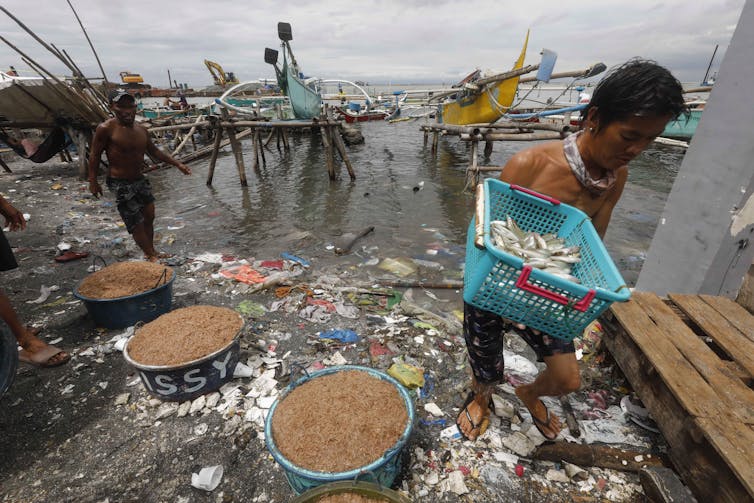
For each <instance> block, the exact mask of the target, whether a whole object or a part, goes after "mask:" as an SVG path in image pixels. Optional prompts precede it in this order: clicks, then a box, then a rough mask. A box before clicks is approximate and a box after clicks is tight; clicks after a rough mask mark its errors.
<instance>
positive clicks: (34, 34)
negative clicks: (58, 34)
mask: <svg viewBox="0 0 754 503" xmlns="http://www.w3.org/2000/svg"><path fill="white" fill-rule="evenodd" d="M0 10H2V11H3V12H5V14H7V15H8V17H9V18H11V19H12V20H14V21H15V22H16V23H17V24H18V25H19V26H20V27H21V28H23V29H24V31H26V33H28V34H29V35H31V37H32V38H33V39H34V40H36V41H37V42H39V43H40V44H41V45H42V47H44V48H45V49H47V50H48V51H50V52H51V53H53V54H54V55H55V56H56V57H58V58H60V55H59V54H58V53H57V52H55V51H54V50H53V49H52V47H50V46H49V45H47V43H46V42H45V41H44V40H42V39H41V38H39V37H38V36H37V34H36V33H34V32H33V31H31V30H30V29H29V28H28V27H27V26H26V25H25V24H24V23H22V22H21V21H20V20H19V19H18V18H17V17H16V16H14V15H13V14H11V13H10V11H9V10H8V9H6V8H5V7H3V6H2V5H0ZM62 61H63V64H64V65H66V66H67V67H68V69H69V70H71V72H74V71H75V70H74V69H73V68H71V66H70V65H69V64H68V62H67V61H66V60H64V59H62Z"/></svg>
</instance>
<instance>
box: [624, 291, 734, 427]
mask: <svg viewBox="0 0 754 503" xmlns="http://www.w3.org/2000/svg"><path fill="white" fill-rule="evenodd" d="M645 295H653V296H654V294H646V293H642V292H634V293H633V295H632V300H630V301H628V302H622V303H616V304H613V306H612V308H611V309H612V312H613V314H615V317H616V318H617V319H618V321H619V322H620V324H621V325H622V326H623V328H624V329H625V330H626V331H627V332H628V333H629V334H630V335H631V339H632V340H633V341H634V342H635V343H636V345H637V346H638V347H639V349H641V352H642V353H643V354H644V356H645V357H646V359H647V360H648V361H649V363H650V364H651V365H652V367H653V368H654V369H655V370H656V371H657V372H658V373H659V374H660V376H661V377H662V378H663V380H664V381H665V382H666V383H667V384H668V387H669V388H670V390H671V391H672V393H673V394H674V395H675V397H676V398H677V399H678V401H679V402H680V403H681V405H682V406H683V408H684V409H686V410H687V411H689V413H690V414H691V415H692V416H701V417H718V416H720V415H721V414H723V412H724V411H723V409H722V408H721V407H720V405H721V400H720V398H719V397H718V396H717V394H716V393H715V391H714V390H713V389H712V388H710V386H709V384H707V382H706V381H705V380H704V379H702V377H701V376H700V375H699V373H698V372H697V370H696V369H695V368H694V367H693V366H692V365H691V364H690V363H689V361H688V360H687V359H686V357H685V356H683V355H682V354H681V353H680V352H679V351H678V349H676V347H675V346H674V345H673V343H672V342H671V341H669V340H668V339H667V338H666V337H665V333H664V331H663V330H662V329H661V328H659V327H658V326H657V324H656V323H655V321H654V320H652V319H651V318H650V317H649V316H648V315H647V313H646V312H645V311H644V309H642V306H641V305H640V304H639V303H638V302H637V299H638V298H641V297H642V296H645ZM655 298H656V296H655ZM678 323H681V322H680V321H678ZM684 326H685V325H684Z"/></svg>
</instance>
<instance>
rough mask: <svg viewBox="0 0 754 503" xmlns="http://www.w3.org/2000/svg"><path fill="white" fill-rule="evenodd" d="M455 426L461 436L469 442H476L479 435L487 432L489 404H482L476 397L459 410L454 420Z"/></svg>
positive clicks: (481, 400) (478, 397)
mask: <svg viewBox="0 0 754 503" xmlns="http://www.w3.org/2000/svg"><path fill="white" fill-rule="evenodd" d="M469 396H470V397H471V396H473V395H469ZM456 425H457V426H458V430H459V431H460V432H461V435H463V436H464V437H466V438H467V439H469V440H472V441H473V440H476V439H477V437H479V435H481V434H482V433H484V432H485V431H487V427H488V426H489V425H490V407H489V402H488V403H484V401H483V399H482V398H481V397H480V396H479V395H476V396H475V397H474V398H473V399H472V400H471V401H470V402H469V403H468V404H466V405H465V406H464V408H463V409H461V412H460V413H459V414H458V418H456Z"/></svg>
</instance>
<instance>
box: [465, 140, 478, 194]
mask: <svg viewBox="0 0 754 503" xmlns="http://www.w3.org/2000/svg"><path fill="white" fill-rule="evenodd" d="M478 151H479V141H477V140H474V141H472V142H471V164H469V169H468V170H467V171H466V182H467V183H468V180H469V178H472V179H473V180H474V185H473V187H476V186H477V184H478V183H479V166H478V159H477V157H478V155H477V152H478Z"/></svg>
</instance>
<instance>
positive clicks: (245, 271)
mask: <svg viewBox="0 0 754 503" xmlns="http://www.w3.org/2000/svg"><path fill="white" fill-rule="evenodd" d="M219 273H220V275H221V276H223V277H226V278H231V279H234V280H236V281H240V282H241V283H246V284H247V285H255V284H258V283H264V281H265V280H266V279H267V277H266V276H264V275H263V274H262V273H260V272H259V271H257V270H256V269H253V268H252V267H251V266H250V265H247V264H242V265H237V266H231V267H227V268H225V269H221V270H220V271H219Z"/></svg>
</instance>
